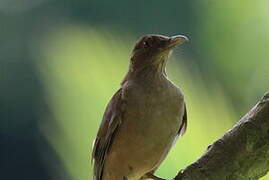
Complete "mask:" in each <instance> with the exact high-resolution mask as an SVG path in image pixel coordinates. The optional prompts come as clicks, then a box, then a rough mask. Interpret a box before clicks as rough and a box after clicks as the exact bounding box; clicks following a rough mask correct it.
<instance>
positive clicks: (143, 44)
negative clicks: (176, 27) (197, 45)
mask: <svg viewBox="0 0 269 180" xmlns="http://www.w3.org/2000/svg"><path fill="white" fill-rule="evenodd" d="M187 40H188V38H187V37H186V36H182V35H177V36H172V37H168V36H163V35H154V34H150V35H145V36H143V37H141V38H140V39H139V40H138V42H137V43H136V45H135V47H134V49H133V53H132V58H131V65H132V67H133V68H136V69H141V68H143V67H147V66H158V65H160V64H163V63H164V62H166V60H167V59H168V57H169V54H170V53H171V51H172V50H173V49H174V48H175V47H176V46H178V45H180V44H182V43H183V42H185V41H187Z"/></svg>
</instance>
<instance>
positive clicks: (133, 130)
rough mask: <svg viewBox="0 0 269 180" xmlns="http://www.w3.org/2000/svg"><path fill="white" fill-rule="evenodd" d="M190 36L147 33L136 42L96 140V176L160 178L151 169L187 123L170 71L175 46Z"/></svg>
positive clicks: (139, 179) (98, 179) (99, 179)
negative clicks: (167, 70) (167, 69)
mask: <svg viewBox="0 0 269 180" xmlns="http://www.w3.org/2000/svg"><path fill="white" fill-rule="evenodd" d="M186 40H188V38H187V37H185V36H181V35H178V36H172V37H168V36H163V35H145V36H143V37H142V38H141V39H140V40H139V41H138V42H137V43H136V45H135V47H134V49H133V52H132V57H131V60H130V65H129V71H128V73H127V74H126V76H125V78H124V80H123V81H122V83H121V87H120V89H119V90H118V91H117V92H116V93H115V95H114V96H113V97H112V99H111V100H110V102H109V104H108V105H107V108H106V110H105V113H104V116H103V120H102V122H101V125H100V128H99V131H98V134H97V137H96V139H95V142H94V147H93V152H92V158H93V160H94V167H93V169H94V172H93V173H94V177H93V179H94V180H144V179H155V180H161V178H159V177H157V176H154V175H153V173H154V172H155V171H156V169H157V168H158V167H159V166H160V164H161V162H162V161H163V160H164V158H165V157H166V155H167V154H168V152H169V150H170V149H171V147H172V145H173V143H174V142H175V141H176V139H177V137H178V136H180V135H183V134H184V133H185V131H186V127H187V113H186V106H185V103H184V98H183V94H182V92H181V90H180V88H179V87H177V86H176V85H175V84H174V83H173V82H171V81H170V80H169V79H168V77H167V74H166V64H167V60H168V57H169V55H170V54H171V52H172V49H173V48H175V47H176V46H177V45H179V44H181V43H183V42H184V41H186Z"/></svg>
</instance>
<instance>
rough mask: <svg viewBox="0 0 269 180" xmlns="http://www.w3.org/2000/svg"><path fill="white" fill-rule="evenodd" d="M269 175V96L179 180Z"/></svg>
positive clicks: (254, 178) (245, 179) (239, 179)
mask: <svg viewBox="0 0 269 180" xmlns="http://www.w3.org/2000/svg"><path fill="white" fill-rule="evenodd" d="M268 171H269V92H267V93H266V94H265V95H264V96H263V98H262V99H261V100H260V101H259V102H258V103H257V104H256V105H255V106H254V107H253V108H252V109H251V110H250V111H249V112H248V113H247V114H246V115H245V116H244V117H243V118H242V119H241V120H240V121H239V122H238V123H237V124H236V125H235V126H234V127H233V128H232V129H231V130H229V131H228V132H226V133H225V134H224V136H223V137H222V138H220V139H219V140H217V141H216V142H214V143H213V144H212V145H210V146H209V147H208V149H207V151H206V152H205V153H204V154H203V155H202V156H201V157H200V159H198V160H197V161H196V162H194V163H192V164H191V165H189V166H188V167H187V168H186V169H184V170H182V171H180V172H179V174H178V175H177V176H176V177H175V180H257V179H259V178H260V177H262V176H264V175H266V173H267V172H268Z"/></svg>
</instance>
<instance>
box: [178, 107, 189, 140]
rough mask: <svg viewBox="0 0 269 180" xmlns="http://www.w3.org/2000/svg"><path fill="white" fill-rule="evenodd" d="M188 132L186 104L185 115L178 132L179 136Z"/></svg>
mask: <svg viewBox="0 0 269 180" xmlns="http://www.w3.org/2000/svg"><path fill="white" fill-rule="evenodd" d="M186 130H187V108H186V104H185V103H184V115H183V118H182V123H181V125H180V128H179V131H178V135H179V136H183V135H184V134H185V132H186Z"/></svg>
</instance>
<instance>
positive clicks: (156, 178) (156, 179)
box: [141, 174, 166, 180]
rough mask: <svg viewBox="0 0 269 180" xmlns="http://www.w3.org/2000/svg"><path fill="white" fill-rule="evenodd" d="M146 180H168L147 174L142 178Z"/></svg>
mask: <svg viewBox="0 0 269 180" xmlns="http://www.w3.org/2000/svg"><path fill="white" fill-rule="evenodd" d="M146 179H153V180H166V179H163V178H160V177H158V176H155V175H153V174H146V175H145V176H143V177H142V178H141V180H146Z"/></svg>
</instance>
